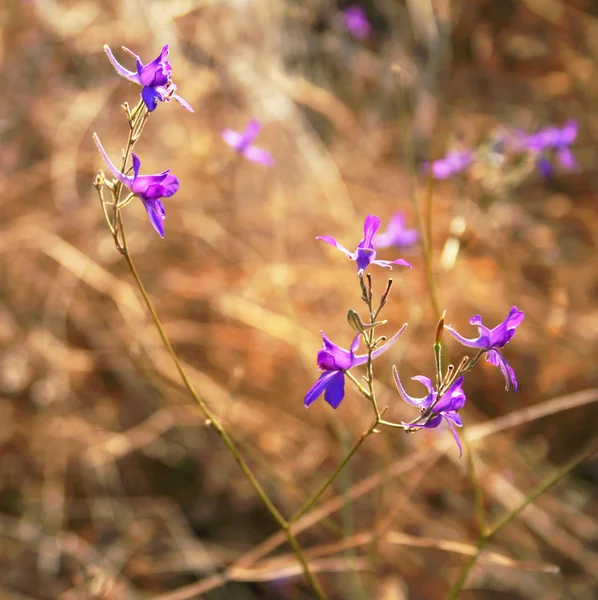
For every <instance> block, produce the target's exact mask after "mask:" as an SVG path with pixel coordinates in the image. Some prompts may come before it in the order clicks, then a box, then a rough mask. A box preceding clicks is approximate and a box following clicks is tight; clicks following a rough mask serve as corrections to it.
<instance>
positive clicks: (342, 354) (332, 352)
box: [317, 331, 355, 371]
mask: <svg viewBox="0 0 598 600" xmlns="http://www.w3.org/2000/svg"><path fill="white" fill-rule="evenodd" d="M320 333H321V334H322V341H323V343H324V347H323V348H322V349H321V350H320V351H319V352H318V359H317V360H318V368H320V369H322V370H324V371H338V370H344V369H350V368H351V367H352V366H353V357H352V354H351V352H349V351H348V350H345V349H344V348H341V347H340V346H337V345H336V344H335V343H334V342H331V341H330V340H329V339H328V338H327V337H326V334H325V333H324V332H323V331H322V332H320ZM354 343H355V340H353V344H354ZM353 344H352V346H353Z"/></svg>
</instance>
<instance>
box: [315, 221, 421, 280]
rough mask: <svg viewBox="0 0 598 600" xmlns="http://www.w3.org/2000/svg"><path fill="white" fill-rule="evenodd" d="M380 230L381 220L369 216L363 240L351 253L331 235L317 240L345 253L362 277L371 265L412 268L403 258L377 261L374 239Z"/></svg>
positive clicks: (321, 236)
mask: <svg viewBox="0 0 598 600" xmlns="http://www.w3.org/2000/svg"><path fill="white" fill-rule="evenodd" d="M379 228H380V219H379V218H378V217H376V216H374V215H368V216H367V217H366V218H365V222H364V224H363V239H362V240H361V242H359V244H358V245H357V249H356V250H355V252H350V251H349V250H347V249H346V248H345V247H344V246H342V245H341V244H339V243H338V242H337V241H336V240H335V239H334V238H333V237H330V236H329V235H319V236H317V237H316V239H317V240H322V241H323V242H326V243H327V244H330V245H331V246H334V247H335V248H336V249H337V250H340V251H341V252H343V253H344V254H345V255H346V256H347V257H348V258H349V259H350V260H354V261H355V262H356V263H357V275H358V276H360V277H361V276H362V275H363V274H364V272H365V270H366V269H367V268H368V266H369V265H378V266H380V267H385V268H386V269H392V265H402V266H404V267H409V268H411V264H410V263H408V262H407V261H405V260H403V259H402V258H398V259H397V260H376V250H375V249H374V244H373V238H374V236H375V235H376V232H377V231H378V229H379Z"/></svg>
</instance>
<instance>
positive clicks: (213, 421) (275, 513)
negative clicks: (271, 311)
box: [118, 212, 326, 600]
mask: <svg viewBox="0 0 598 600" xmlns="http://www.w3.org/2000/svg"><path fill="white" fill-rule="evenodd" d="M118 218H119V224H120V230H121V236H122V242H123V250H124V252H123V255H124V257H125V260H126V261H127V265H128V266H129V269H130V271H131V273H132V275H133V277H134V279H135V282H136V283H137V287H138V288H139V291H140V292H141V295H142V296H143V300H144V301H145V305H146V307H147V309H148V311H149V313H150V315H151V317H152V320H153V321H154V324H155V326H156V328H157V330H158V333H159V334H160V337H161V338H162V343H163V344H164V347H165V348H166V350H167V351H168V354H170V357H171V359H172V361H173V363H174V365H175V367H176V369H177V371H178V372H179V375H180V376H181V379H182V380H183V383H184V384H185V387H186V388H187V390H188V391H189V393H190V394H191V396H192V398H193V400H195V402H196V403H197V404H198V406H199V407H200V409H201V411H202V412H203V414H204V415H205V417H206V418H207V419H208V421H209V423H210V425H211V426H212V427H213V428H214V430H215V431H216V433H217V434H218V436H219V437H220V439H221V440H222V441H223V442H224V445H225V446H226V447H227V448H228V450H229V452H230V453H231V454H232V455H233V458H234V459H235V462H236V463H237V464H238V465H239V468H240V469H241V471H242V472H243V474H244V475H245V477H246V478H247V480H248V481H249V483H250V484H251V486H252V487H253V489H254V490H255V492H256V493H257V495H258V496H259V497H260V499H261V501H262V502H263V503H264V506H265V507H266V509H267V510H268V512H269V513H270V514H271V515H272V517H273V518H274V520H275V521H276V522H277V523H278V525H279V526H280V528H281V529H282V530H284V532H285V535H286V536H287V540H288V542H289V545H290V546H291V548H292V549H293V552H294V553H295V556H296V557H297V560H298V561H299V563H300V564H301V567H302V568H303V573H304V575H305V578H306V579H307V581H308V582H309V584H310V585H311V587H312V589H313V590H314V592H315V593H316V595H317V597H318V598H319V599H320V600H325V599H326V594H325V593H324V591H323V590H322V588H321V586H320V584H319V582H318V580H317V579H316V578H315V576H314V575H313V573H312V572H311V571H310V569H309V565H308V564H307V561H306V559H305V556H304V555H303V552H302V551H301V548H300V547H299V545H298V543H297V540H296V539H295V536H294V535H293V533H292V531H291V530H290V527H289V522H288V521H287V520H286V519H285V518H284V517H283V516H282V514H281V513H280V511H279V510H278V509H277V508H276V506H274V503H273V502H272V500H270V498H269V496H268V495H267V494H266V492H265V491H264V489H263V488H262V486H261V485H260V483H259V482H258V480H257V479H256V477H255V475H254V474H253V472H252V471H251V469H250V467H249V465H248V464H247V463H246V462H245V460H244V459H243V457H242V456H241V454H240V452H239V450H238V449H237V447H236V446H235V443H234V442H233V440H232V439H231V438H230V436H229V435H228V433H227V431H226V430H225V429H224V427H223V426H222V424H221V423H220V421H219V420H218V419H217V417H216V416H215V415H214V414H213V413H212V411H211V410H210V409H209V407H208V406H207V404H206V403H205V401H204V400H203V398H202V397H201V396H200V395H199V394H198V393H197V391H196V390H195V388H194V387H193V384H192V383H191V380H190V379H189V377H188V376H187V373H186V372H185V369H184V368H183V366H182V364H181V362H180V361H179V358H178V356H177V355H176V353H175V351H174V349H173V347H172V345H171V344H170V340H169V339H168V337H167V335H166V332H165V331H164V329H163V327H162V323H161V322H160V319H159V318H158V314H157V313H156V310H155V309H154V306H153V304H152V301H151V300H150V298H149V296H148V294H147V292H146V290H145V287H144V285H143V282H142V281H141V278H140V277H139V273H138V272H137V268H136V267H135V264H134V262H133V259H132V258H131V255H130V254H129V251H128V248H127V241H126V237H125V235H124V228H123V222H122V215H121V213H120V212H119V213H118Z"/></svg>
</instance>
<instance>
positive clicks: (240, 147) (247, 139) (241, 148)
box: [221, 119, 275, 167]
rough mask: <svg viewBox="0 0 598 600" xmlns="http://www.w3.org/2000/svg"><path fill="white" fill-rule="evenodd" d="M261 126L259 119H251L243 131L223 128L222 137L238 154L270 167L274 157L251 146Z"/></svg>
mask: <svg viewBox="0 0 598 600" xmlns="http://www.w3.org/2000/svg"><path fill="white" fill-rule="evenodd" d="M261 128H262V126H261V124H260V122H259V121H257V120H256V119H252V120H251V121H249V123H248V124H247V127H246V128H245V131H243V133H238V132H237V131H233V130H232V129H225V130H224V131H223V132H222V134H221V135H222V139H223V140H224V141H225V142H226V143H227V144H228V145H229V146H230V147H231V148H233V150H236V151H237V152H238V153H239V154H241V155H242V156H243V157H245V158H246V159H247V160H250V161H251V162H255V163H259V164H261V165H264V166H265V167H272V166H273V165H274V163H275V161H274V158H272V155H271V154H270V153H269V152H266V151H265V150H262V149H261V148H258V147H257V146H252V142H253V140H254V139H255V137H256V136H257V134H258V133H259V131H260V129H261Z"/></svg>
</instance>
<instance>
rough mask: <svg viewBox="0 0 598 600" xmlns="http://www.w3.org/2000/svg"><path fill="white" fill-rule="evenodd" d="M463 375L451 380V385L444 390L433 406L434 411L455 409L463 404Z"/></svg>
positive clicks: (442, 411) (440, 411) (443, 411)
mask: <svg viewBox="0 0 598 600" xmlns="http://www.w3.org/2000/svg"><path fill="white" fill-rule="evenodd" d="M464 379H465V377H464V376H463V375H461V377H457V379H455V381H453V383H452V385H451V387H450V388H449V389H448V390H446V392H445V393H444V394H443V396H442V398H441V399H440V400H439V402H438V404H437V405H436V406H435V407H434V409H433V410H434V412H435V413H445V412H447V411H455V410H459V409H461V408H463V407H464V406H465V400H466V398H465V392H464V391H463V390H462V389H461V386H462V385H463V380H464Z"/></svg>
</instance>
